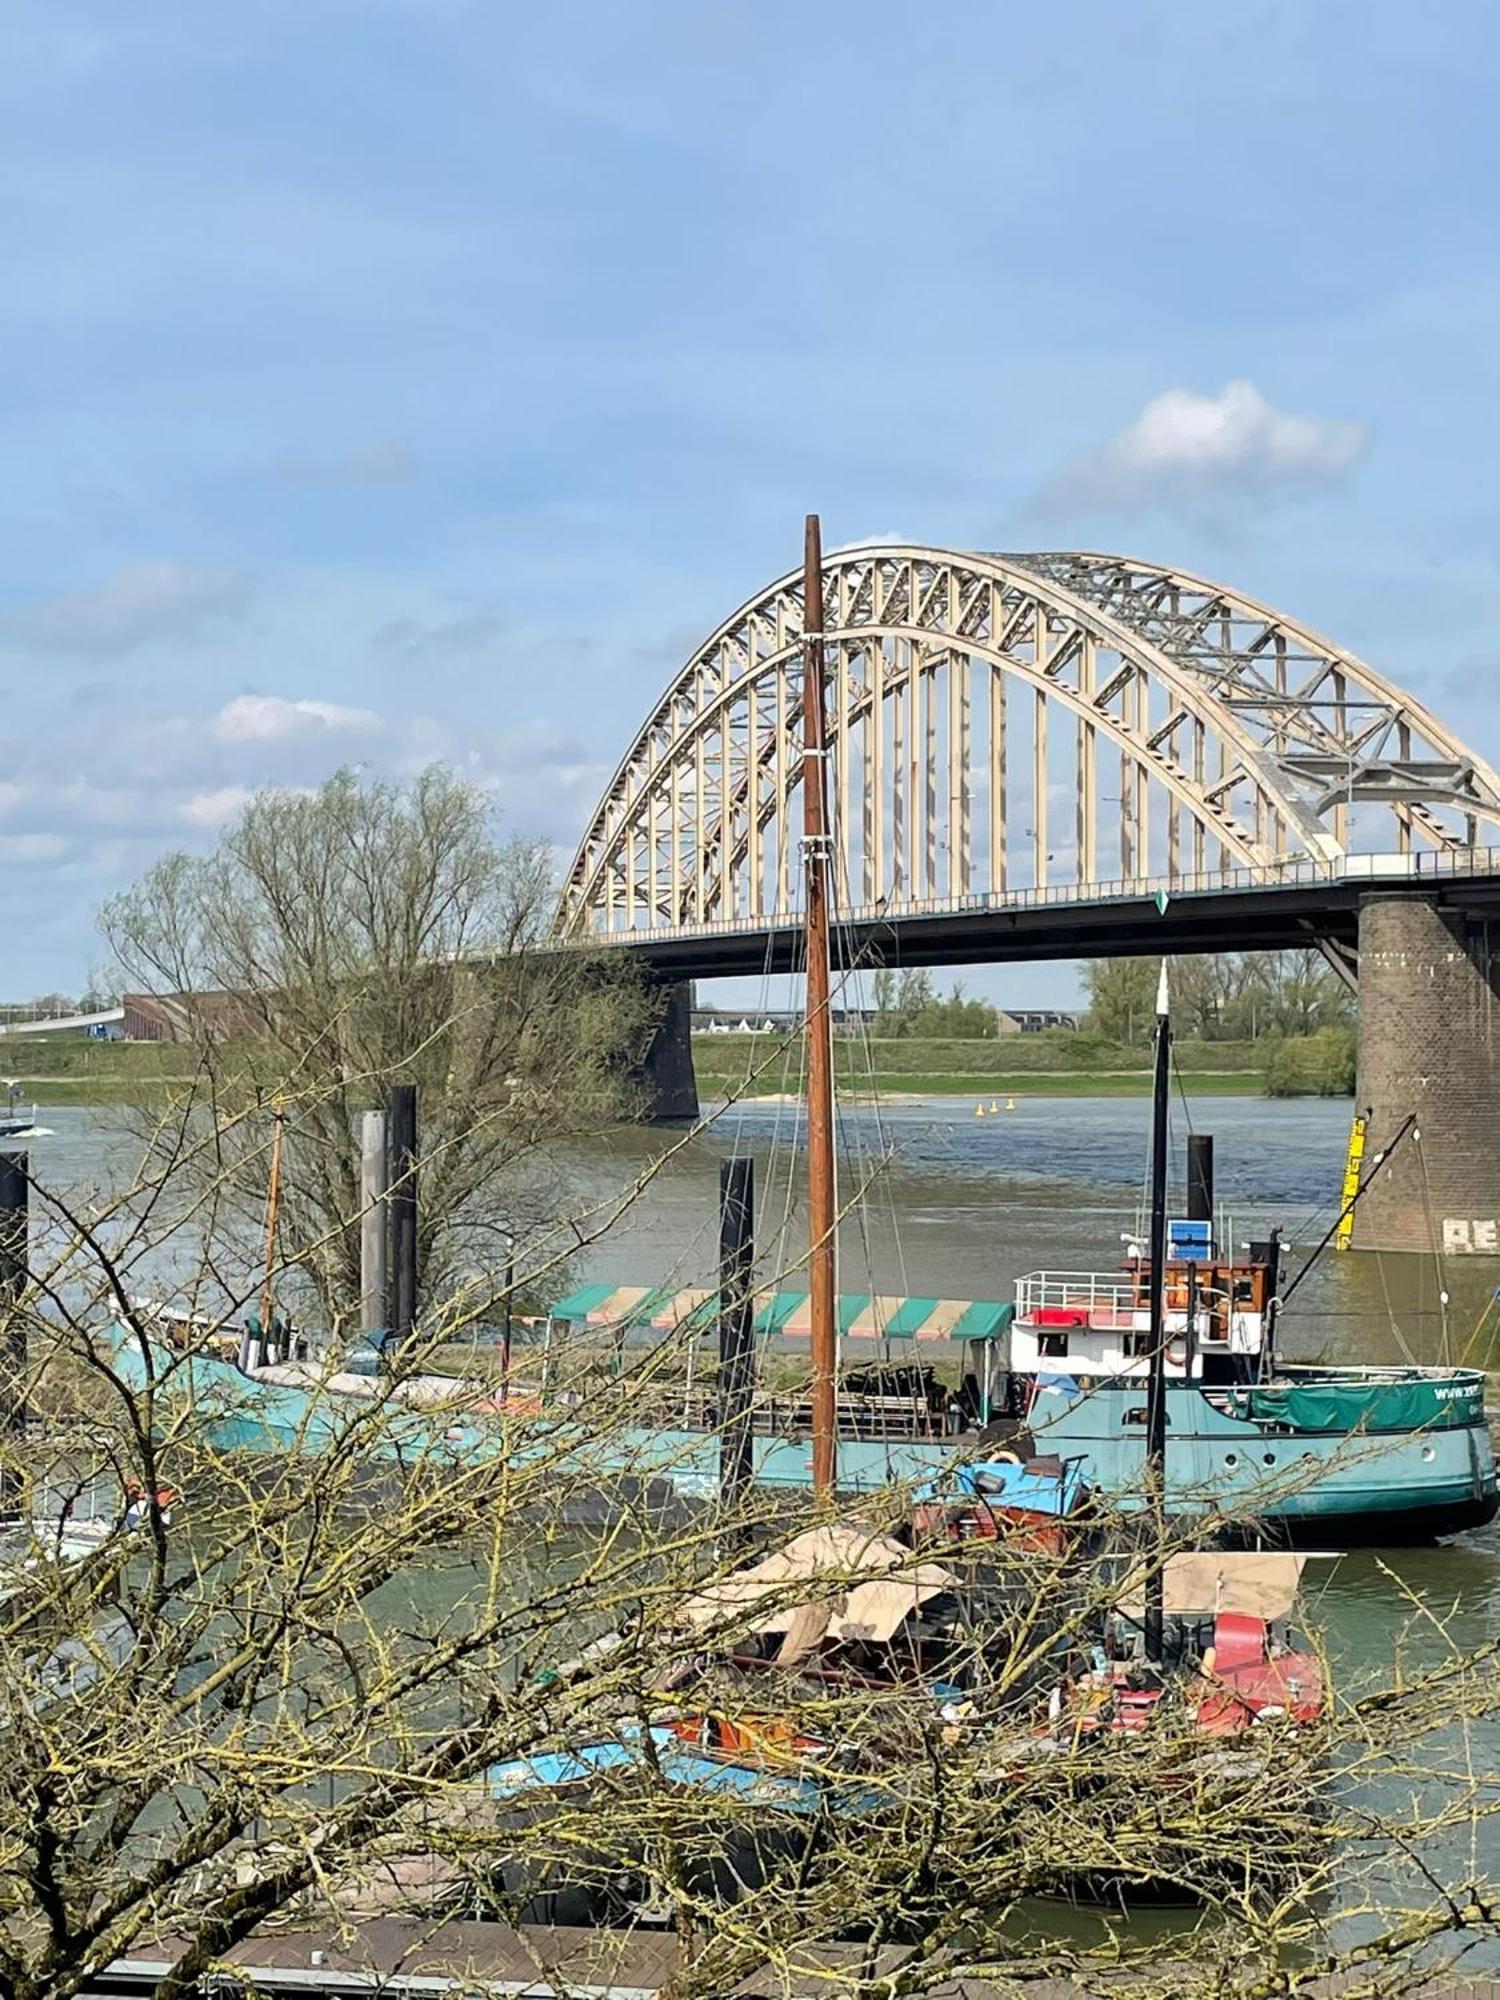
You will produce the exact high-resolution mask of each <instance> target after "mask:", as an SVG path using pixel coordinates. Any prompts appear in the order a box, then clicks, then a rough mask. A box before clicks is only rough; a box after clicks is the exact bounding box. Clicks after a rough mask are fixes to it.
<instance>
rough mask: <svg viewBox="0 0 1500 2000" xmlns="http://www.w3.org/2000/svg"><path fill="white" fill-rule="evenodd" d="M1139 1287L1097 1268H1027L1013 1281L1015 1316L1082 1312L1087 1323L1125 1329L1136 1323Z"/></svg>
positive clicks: (1130, 1280)
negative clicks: (1086, 1269)
mask: <svg viewBox="0 0 1500 2000" xmlns="http://www.w3.org/2000/svg"><path fill="white" fill-rule="evenodd" d="M1139 1307H1140V1289H1139V1287H1138V1286H1137V1284H1136V1282H1135V1280H1134V1279H1133V1278H1130V1277H1121V1276H1118V1275H1106V1274H1104V1273H1102V1272H1099V1271H1030V1272H1028V1273H1027V1274H1026V1276H1025V1277H1024V1278H1020V1279H1018V1280H1017V1282H1016V1317H1017V1319H1025V1320H1034V1319H1036V1318H1037V1317H1038V1316H1039V1315H1041V1314H1043V1313H1046V1314H1049V1315H1050V1314H1052V1313H1059V1314H1061V1313H1083V1314H1085V1315H1086V1321H1085V1323H1086V1324H1087V1325H1089V1326H1091V1327H1098V1328H1103V1329H1105V1330H1110V1329H1114V1328H1125V1329H1129V1328H1132V1327H1134V1325H1135V1323H1136V1314H1137V1311H1138V1310H1139Z"/></svg>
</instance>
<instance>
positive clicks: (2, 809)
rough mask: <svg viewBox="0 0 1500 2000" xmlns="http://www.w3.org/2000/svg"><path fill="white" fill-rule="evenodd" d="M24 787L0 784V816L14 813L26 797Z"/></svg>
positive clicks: (25, 788)
mask: <svg viewBox="0 0 1500 2000" xmlns="http://www.w3.org/2000/svg"><path fill="white" fill-rule="evenodd" d="M26 792H27V787H26V786H25V785H12V784H9V783H6V784H0V815H3V814H5V813H10V812H14V811H15V809H16V807H17V806H18V805H20V803H21V802H22V800H23V799H24V798H25V797H26Z"/></svg>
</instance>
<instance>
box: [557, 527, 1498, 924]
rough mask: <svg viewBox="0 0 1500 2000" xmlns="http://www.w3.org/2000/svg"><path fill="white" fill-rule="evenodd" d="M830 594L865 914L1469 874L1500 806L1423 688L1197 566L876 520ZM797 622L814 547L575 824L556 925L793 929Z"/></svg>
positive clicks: (834, 561)
mask: <svg viewBox="0 0 1500 2000" xmlns="http://www.w3.org/2000/svg"><path fill="white" fill-rule="evenodd" d="M823 591H824V613H825V620H826V625H827V649H826V650H827V706H828V724H829V746H828V754H829V758H830V764H829V771H828V777H829V785H828V790H829V798H830V801H831V805H832V818H833V830H834V838H835V857H836V889H837V906H838V911H839V913H840V915H841V916H842V917H843V918H844V919H845V920H847V921H849V922H851V923H853V922H862V923H864V924H865V925H866V926H867V927H868V926H872V925H878V926H880V927H882V928H887V929H892V930H894V929H897V928H899V927H900V926H901V925H902V924H903V923H904V922H908V921H914V920H918V919H923V918H930V917H933V916H934V915H937V914H944V913H945V914H947V915H948V916H950V917H957V918H959V919H964V918H976V919H981V920H988V921H990V922H993V921H994V920H995V919H996V918H997V916H1000V915H1003V914H1004V913H1005V912H1006V911H1016V910H1021V909H1029V910H1035V909H1036V908H1038V907H1039V906H1041V905H1043V904H1058V903H1063V904H1068V905H1071V906H1072V907H1073V908H1074V909H1081V908H1082V907H1083V906H1085V905H1088V904H1091V903H1108V902H1110V901H1118V900H1120V899H1121V898H1122V897H1125V896H1127V894H1129V893H1144V891H1146V890H1147V889H1148V888H1149V889H1150V890H1151V891H1152V892H1153V894H1154V895H1155V898H1156V900H1157V902H1158V904H1159V905H1161V906H1162V907H1165V905H1164V902H1163V898H1164V897H1168V896H1173V895H1177V894H1179V893H1186V894H1188V895H1192V894H1193V893H1195V892H1204V891H1206V890H1208V889H1209V888H1210V887H1211V886H1212V885H1213V884H1214V883H1216V882H1218V883H1223V882H1225V881H1229V880H1233V882H1234V883H1235V884H1236V885H1237V886H1238V887H1240V888H1244V887H1246V886H1249V887H1254V888H1258V889H1262V890H1268V891H1275V890H1276V889H1277V888H1278V887H1284V886H1286V885H1289V884H1297V885H1303V886H1305V885H1308V884H1312V885H1313V886H1314V888H1316V885H1318V884H1319V883H1321V882H1324V881H1327V882H1330V883H1331V882H1335V881H1342V880H1346V879H1347V878H1348V877H1349V876H1350V874H1351V871H1352V872H1354V873H1357V872H1358V871H1357V870H1355V869H1354V866H1353V864H1354V859H1355V857H1358V856H1365V857H1373V858H1375V862H1374V864H1372V865H1376V867H1377V872H1379V873H1380V874H1382V875H1391V876H1394V877H1396V878H1398V879H1399V878H1401V877H1403V876H1405V875H1407V874H1410V873H1412V872H1420V871H1422V870H1423V869H1424V868H1425V869H1431V870H1432V871H1433V872H1434V873H1436V874H1447V873H1448V872H1450V871H1456V870H1459V869H1461V868H1463V867H1464V866H1465V865H1466V864H1467V865H1468V866H1469V871H1470V872H1471V873H1472V872H1473V867H1472V861H1473V857H1475V856H1476V855H1477V854H1479V853H1481V852H1484V853H1487V852H1488V850H1489V846H1490V842H1491V840H1492V839H1493V838H1494V835H1493V833H1492V831H1491V830H1492V829H1493V828H1494V827H1495V826H1496V825H1497V823H1500V777H1497V775H1496V773H1495V772H1494V771H1493V770H1492V769H1491V767H1490V766H1489V765H1488V764H1487V763H1485V762H1484V761H1483V760H1482V759H1481V758H1479V757H1478V756H1476V755H1475V753H1474V752H1473V751H1472V750H1470V749H1468V748H1467V747H1466V746H1465V745H1464V744H1463V743H1462V742H1460V741H1459V740H1458V739H1457V738H1456V737H1455V736H1454V735H1453V734H1452V733H1451V732H1450V731H1449V730H1448V729H1447V728H1445V727H1444V725H1443V724H1442V723H1441V722H1440V721H1439V720H1438V719H1437V717H1436V716H1434V715H1433V714H1431V713H1430V712H1429V711H1428V710H1427V709H1425V708H1424V707H1422V706H1421V704H1420V703H1418V702H1416V701H1414V700H1413V699H1412V698H1411V696H1409V695H1408V694H1406V693H1405V692H1404V691H1403V690H1402V689H1401V688H1399V687H1397V686H1396V685H1394V683H1392V682H1390V681H1388V680H1386V679H1385V678H1383V677H1382V676H1381V675H1380V674H1378V673H1376V672H1375V671H1374V670H1373V669H1372V668H1370V667H1368V666H1367V665H1365V663H1364V662H1363V661H1361V660H1359V659H1357V658H1356V657H1355V656H1354V655H1353V654H1351V653H1349V652H1346V651H1345V650H1343V649H1342V648H1341V647H1338V646H1335V645H1332V644H1331V643H1329V641H1327V640H1326V639H1323V638H1321V637H1319V636H1318V635H1317V634H1316V633H1314V632H1311V631H1310V630H1308V628H1307V627H1305V626H1303V625H1301V624H1299V623H1298V622H1297V621H1296V620H1294V619H1291V618H1287V617H1285V616H1283V615H1282V614H1281V613H1280V612H1277V611H1274V610H1271V609H1270V608H1269V607H1267V606H1265V605H1263V604H1258V603H1256V602H1255V601H1254V600H1253V599H1251V598H1248V597H1245V596H1243V595H1242V594H1240V593H1239V592H1237V591H1233V590H1230V589H1227V588H1225V587H1224V586H1223V585H1220V584H1216V583H1210V582H1208V581H1206V580H1205V579H1203V578H1201V577H1196V576H1191V575H1188V574H1187V573H1186V572H1184V571H1181V570H1174V569H1168V568H1163V567H1160V566H1157V565H1155V564H1151V563H1146V562H1139V561H1134V560H1132V559H1130V558H1127V557H1123V556H1111V555H1095V554H1086V553H1076V552H1075V553H1059V554H1033V555H988V554H974V555H966V554H960V553H956V552H953V551H948V550H942V549H935V548H923V547H917V546H886V545H880V546H874V545H870V546H865V547H856V548H852V549H849V550H846V551H841V552H837V553H835V554H832V555H830V556H829V557H828V558H827V559H826V560H825V563H824V568H823ZM801 642H802V578H801V572H800V571H798V572H795V573H793V574H791V575H788V576H784V577H782V578H781V579H780V580H779V581H778V582H776V583H773V584H772V585H770V587H769V588H768V589H766V590H764V591H762V592H761V593H759V595H757V596H756V597H754V598H752V599H751V600H750V601H749V602H748V603H747V604H745V605H743V606H742V607H741V608H740V609H739V610H738V611H736V612H735V613H734V614H733V615H732V616H731V617H730V618H729V619H727V620H726V621H725V623H724V624H723V625H721V626H720V627H719V629H718V630H717V631H716V632H714V633H713V634H711V636H710V637H709V638H708V639H706V640H705V641H704V643H703V644H702V645H701V646H700V647H699V648H698V649H697V651H696V652H695V653H694V654H693V655H692V657H691V658H690V659H689V660H688V662H687V664H686V665H685V666H684V667H683V669H682V671H681V672H680V673H679V674H678V675H677V676H676V678H675V679H674V680H673V682H672V684H671V686H670V687H669V688H668V690H667V692H666V694H665V695H664V696H663V697H662V699H661V701H660V702H659V703H658V704H657V706H656V707H655V709H654V710H653V711H652V713H651V715H650V716H649V718H648V719H647V721H646V723H645V725H644V727H643V728H642V729H641V731H640V734H639V735H638V736H637V738H636V740H635V742H634V743H633V744H632V745H631V747H630V749H629V751H628V752H627V753H626V755H625V757H624V758H623V759H622V761H621V763H620V765H619V768H618V769H617V771H616V772H615V775H614V777H613V779H612V780H611V782H610V784H609V787H608V789H607V790H606V792H605V794H604V797H603V798H602V800H601V801H600V804H599V807H598V810H597V812H596V813H595V815H594V818H593V820H592V822H591V824H590V826H589V828H588V831H587V832H586V833H585V835H584V837H583V840H582V841H581V843H580V845H579V848H578V852H577V854H576V856H575V858H574V861H573V865H572V868H571V870H570V872H569V875H568V878H567V883H566V886H565V889H564V892H563V897H562V901H561V905H560V908H559V912H558V919H557V928H558V930H559V932H560V933H562V934H563V935H564V936H567V937H573V938H578V939H583V938H589V939H592V940H594V941H596V942H608V943H616V944H622V945H629V946H635V947H639V948H644V949H646V950H647V952H648V955H649V953H650V950H651V948H653V947H658V946H667V945H669V944H671V943H672V942H673V941H679V942H684V941H687V940H690V939H693V938H700V939H708V938H710V937H712V936H715V935H718V936H723V935H724V934H725V933H737V934H740V935H741V936H743V937H747V938H754V937H758V936H760V935H765V936H767V937H770V936H772V935H774V934H776V933H784V932H786V931H788V930H789V929H790V928H791V927H793V926H794V925H795V923H796V921H797V919H798V913H799V911H800V898H801V868H800V866H799V860H798V857H799V843H800V839H801V799H800V786H799V763H800V752H801V744H800V735H801V728H800V723H801V717H800V685H801V672H802V644H801ZM1496 872H1500V870H1497V871H1496ZM1367 875H1368V871H1367ZM1299 921H1305V920H1299ZM1101 948H1104V949H1109V948H1115V949H1119V948H1123V947H1121V946H1120V945H1119V944H1115V945H1114V946H1113V947H1111V946H1109V945H1107V944H1106V945H1105V946H1103V947H1101ZM947 955H948V956H950V957H953V956H960V955H961V953H960V952H959V951H957V950H953V949H950V950H949V952H948V954H947ZM974 955H975V956H982V955H985V954H983V953H980V952H976V953H975V954H974Z"/></svg>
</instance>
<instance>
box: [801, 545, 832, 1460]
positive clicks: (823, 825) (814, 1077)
mask: <svg viewBox="0 0 1500 2000" xmlns="http://www.w3.org/2000/svg"><path fill="white" fill-rule="evenodd" d="M802 631H803V644H802V852H803V859H804V866H805V871H806V889H805V900H804V905H803V911H804V929H805V940H806V958H807V996H806V1029H805V1032H806V1038H807V1182H808V1195H807V1209H808V1228H809V1249H808V1280H809V1287H810V1290H811V1294H812V1296H811V1299H810V1302H809V1304H810V1310H811V1316H812V1420H813V1425H812V1428H813V1438H812V1446H813V1455H812V1469H813V1491H814V1493H815V1494H818V1495H821V1496H824V1497H831V1495H832V1494H833V1492H834V1489H835V1486H836V1483H837V1477H838V1444H837V1438H838V1402H837V1394H838V1392H837V1386H836V1381H835V1375H836V1370H837V1357H838V1341H837V1333H836V1329H835V1326H834V1296H835V1276H834V1254H835V1247H834V1224H835V1205H834V1204H835V1197H834V1181H833V1036H832V1026H833V1023H832V1017H831V1013H830V1007H829V945H828V877H829V865H828V864H829V854H830V848H831V845H832V843H831V841H830V839H829V832H828V776H827V755H826V744H827V731H826V728H825V724H824V714H823V540H822V531H821V528H820V526H819V522H818V517H817V515H816V514H809V515H808V517H807V529H806V535H805V538H804V541H803V551H802Z"/></svg>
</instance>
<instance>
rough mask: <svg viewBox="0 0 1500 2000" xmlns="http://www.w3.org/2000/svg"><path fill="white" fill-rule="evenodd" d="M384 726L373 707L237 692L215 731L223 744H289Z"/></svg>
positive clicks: (365, 732)
mask: <svg viewBox="0 0 1500 2000" xmlns="http://www.w3.org/2000/svg"><path fill="white" fill-rule="evenodd" d="M383 726H384V725H383V724H382V722H381V719H380V717H379V716H378V715H377V714H376V713H375V711H374V710H373V709H372V708H345V707H343V706H342V705H341V704H340V703H338V702H336V701H288V700H287V699H286V698H285V696H283V695H279V694H237V695H236V696H235V697H234V699H233V700H232V701H226V702H225V704H224V706H223V707H222V708H221V709H220V710H219V712H218V714H217V715H216V716H215V717H214V734H215V736H217V737H218V739H219V741H220V742H221V743H285V742H288V741H290V740H292V739H294V738H298V737H302V738H306V737H308V736H323V735H327V734H329V733H331V732H334V733H348V734H364V735H368V734H369V733H370V732H372V731H374V730H378V729H380V728H382V727H383Z"/></svg>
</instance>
